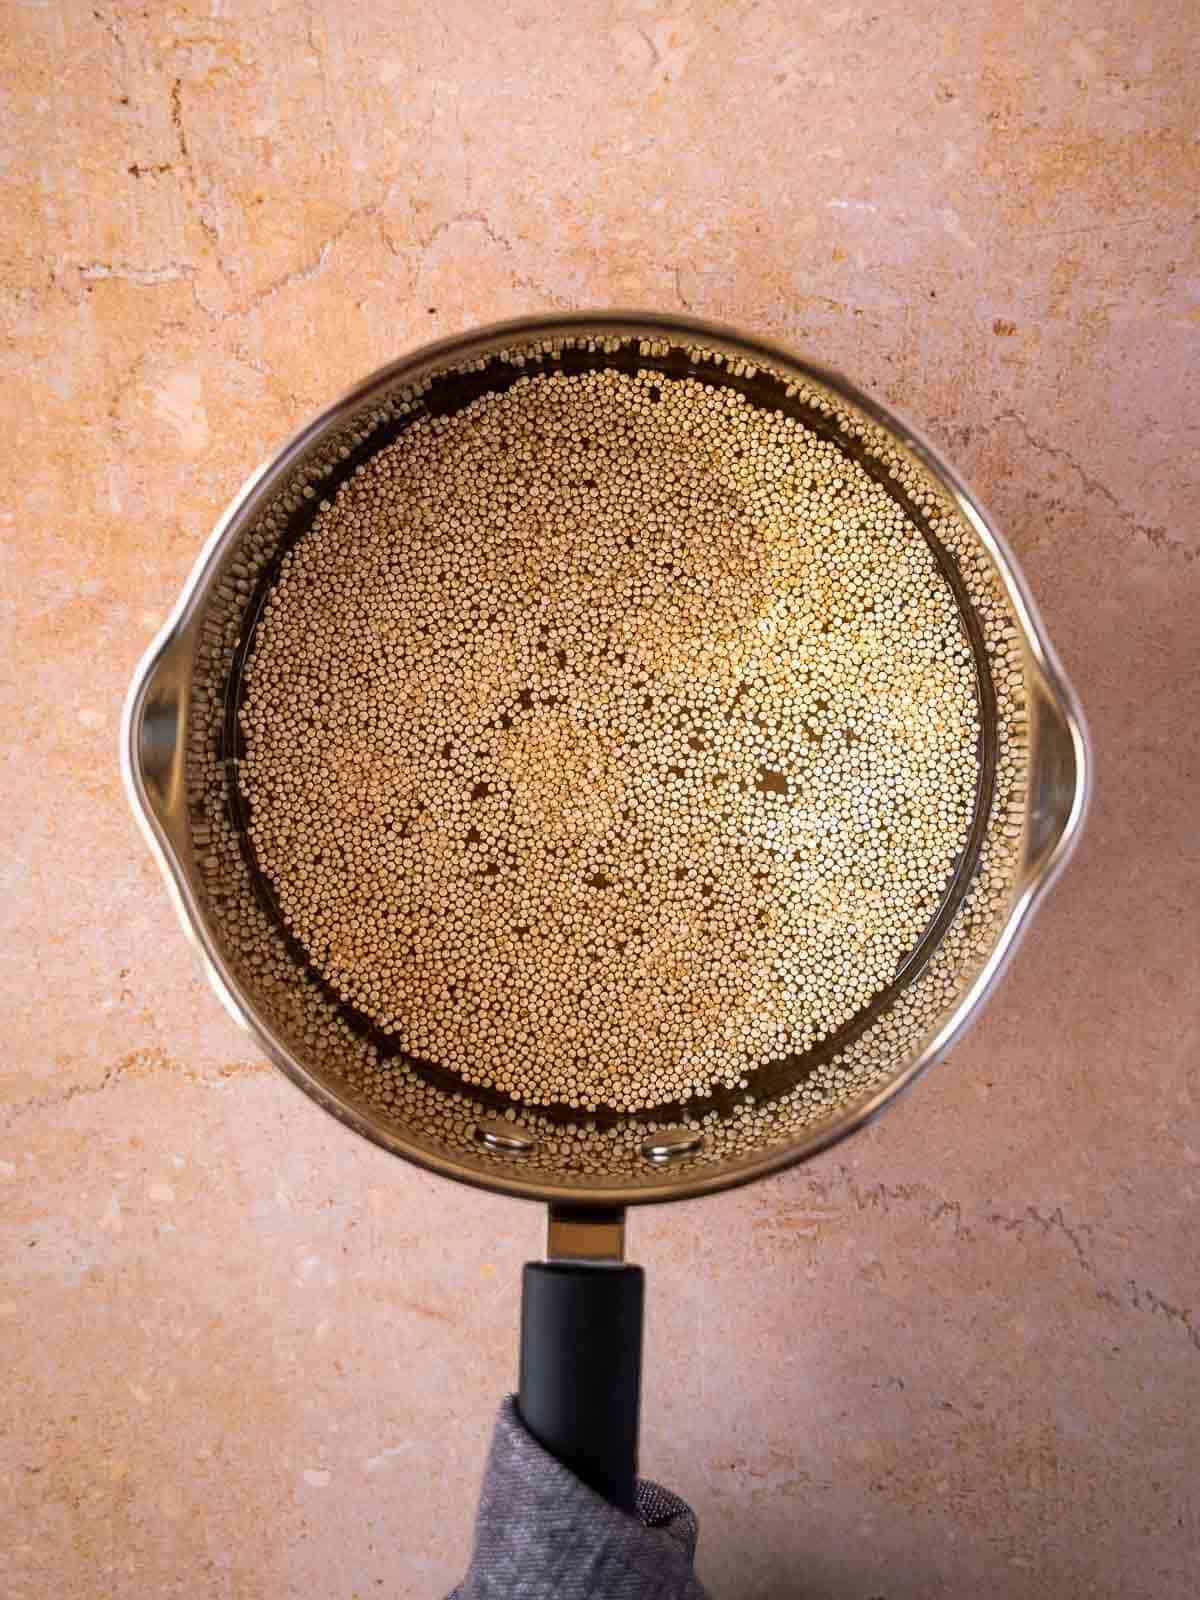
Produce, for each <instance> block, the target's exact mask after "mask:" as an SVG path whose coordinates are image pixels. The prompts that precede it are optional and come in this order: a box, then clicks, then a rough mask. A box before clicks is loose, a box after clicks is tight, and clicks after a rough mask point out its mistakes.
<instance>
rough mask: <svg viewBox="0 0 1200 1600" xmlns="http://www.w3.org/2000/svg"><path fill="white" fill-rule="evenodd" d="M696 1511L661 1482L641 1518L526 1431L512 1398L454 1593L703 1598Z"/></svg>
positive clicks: (458, 1596) (563, 1598)
mask: <svg viewBox="0 0 1200 1600" xmlns="http://www.w3.org/2000/svg"><path fill="white" fill-rule="evenodd" d="M696 1533H697V1527H696V1518H695V1516H694V1515H693V1514H692V1511H691V1510H690V1508H689V1507H688V1506H686V1505H685V1504H684V1502H683V1501H682V1500H680V1499H678V1498H677V1497H676V1496H675V1495H673V1494H671V1492H670V1491H669V1490H667V1489H663V1488H661V1487H660V1486H659V1485H658V1484H657V1483H650V1482H649V1481H647V1480H642V1481H641V1482H640V1483H639V1484H638V1515H637V1516H636V1517H631V1516H628V1515H627V1514H626V1513H625V1512H624V1511H618V1510H617V1509H616V1507H615V1506H610V1505H609V1504H608V1502H607V1501H606V1500H602V1499H601V1498H600V1496H599V1495H597V1494H594V1493H593V1492H592V1490H591V1489H589V1488H588V1487H587V1486H586V1485H585V1484H582V1483H580V1481H579V1479H578V1478H577V1477H575V1475H574V1474H573V1473H571V1472H568V1471H567V1469H566V1467H564V1466H563V1465H562V1464H561V1462H559V1461H556V1460H555V1459H554V1457H553V1456H552V1455H549V1454H548V1453H547V1452H546V1451H545V1450H543V1449H542V1447H541V1445H540V1444H538V1442H537V1440H536V1439H534V1438H533V1437H532V1435H531V1434H529V1433H528V1432H527V1431H526V1429H525V1427H524V1425H523V1424H522V1422H521V1419H520V1417H519V1416H518V1415H517V1409H516V1405H515V1403H514V1401H513V1400H512V1398H511V1397H510V1398H509V1399H507V1400H506V1401H505V1402H504V1404H503V1405H502V1406H501V1408H500V1415H499V1417H498V1418H497V1421H496V1431H495V1434H494V1435H493V1438H492V1449H491V1454H490V1455H489V1456H488V1464H487V1469H486V1471H485V1472H484V1476H483V1491H482V1493H481V1495H480V1497H479V1515H478V1518H477V1519H476V1523H475V1552H474V1555H473V1556H472V1558H471V1567H470V1571H469V1572H468V1573H467V1575H466V1577H465V1578H464V1579H463V1581H462V1583H461V1584H460V1585H459V1587H458V1588H457V1589H455V1591H454V1593H453V1594H452V1595H451V1596H450V1600H706V1595H705V1592H704V1590H703V1589H702V1588H701V1587H700V1585H699V1583H698V1582H697V1581H696V1577H695V1574H694V1573H693V1571H692V1555H693V1553H694V1551H695V1548H696Z"/></svg>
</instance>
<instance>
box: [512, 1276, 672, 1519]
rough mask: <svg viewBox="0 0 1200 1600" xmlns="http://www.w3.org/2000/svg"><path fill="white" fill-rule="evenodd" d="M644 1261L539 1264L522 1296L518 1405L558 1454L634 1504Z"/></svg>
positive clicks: (620, 1501)
mask: <svg viewBox="0 0 1200 1600" xmlns="http://www.w3.org/2000/svg"><path fill="white" fill-rule="evenodd" d="M644 1282H645V1279H644V1274H643V1272H642V1269H641V1267H627V1266H617V1265H613V1266H598V1265H581V1264H580V1263H578V1262H574V1261H549V1262H540V1261H539V1262H532V1263H530V1265H528V1266H527V1267H526V1268H525V1275H524V1279H523V1282H522V1296H521V1381H520V1392H519V1393H518V1395H517V1407H518V1409H519V1411H520V1413H521V1419H522V1421H523V1422H524V1423H525V1426H526V1427H527V1428H528V1429H529V1431H530V1433H531V1434H533V1436H534V1438H535V1439H537V1441H538V1442H539V1444H541V1445H543V1446H544V1447H545V1448H546V1449H547V1450H549V1452H550V1454H551V1455H553V1456H557V1457H558V1459H559V1460H560V1461H561V1462H562V1463H563V1465H564V1466H565V1467H568V1468H570V1470H571V1471H572V1472H573V1473H574V1474H575V1476H576V1477H577V1478H581V1479H582V1480H583V1482H584V1483H586V1484H587V1485H588V1487H589V1488H592V1489H594V1490H595V1491H596V1493H597V1494H599V1495H603V1497H604V1499H605V1500H607V1501H609V1502H610V1503H611V1504H612V1505H614V1506H618V1507H619V1508H620V1509H621V1510H622V1511H632V1510H633V1509H634V1495H635V1486H636V1483H637V1440H638V1400H639V1395H640V1390H641V1379H642V1301H643V1298H644V1292H643V1286H644Z"/></svg>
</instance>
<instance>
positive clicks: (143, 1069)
mask: <svg viewBox="0 0 1200 1600" xmlns="http://www.w3.org/2000/svg"><path fill="white" fill-rule="evenodd" d="M274 1070H275V1069H274V1068H273V1067H272V1066H271V1063H270V1062H269V1061H232V1062H229V1063H227V1064H226V1065H225V1066H222V1067H219V1068H218V1069H217V1071H216V1072H215V1073H206V1072H195V1071H193V1070H192V1069H191V1068H190V1067H185V1066H181V1065H180V1064H179V1062H177V1061H173V1060H172V1059H171V1058H170V1057H169V1056H168V1055H167V1054H166V1053H165V1052H164V1051H162V1050H134V1051H132V1052H131V1053H130V1054H129V1055H127V1056H122V1057H121V1059H120V1060H119V1061H114V1062H113V1063H112V1065H111V1066H109V1067H108V1068H106V1070H105V1071H104V1073H103V1075H102V1076H101V1077H100V1079H99V1081H98V1082H96V1083H71V1084H68V1085H67V1087H66V1088H65V1089H62V1090H61V1091H59V1092H58V1093H57V1094H44V1095H37V1096H34V1098H32V1099H30V1100H22V1101H18V1102H17V1103H16V1104H14V1105H11V1106H9V1107H7V1109H6V1112H5V1115H4V1120H3V1122H2V1123H0V1128H2V1129H3V1130H4V1131H5V1132H7V1130H8V1129H9V1128H11V1127H12V1126H13V1124H14V1123H16V1122H18V1121H20V1120H21V1119H22V1118H23V1117H26V1116H30V1115H32V1114H34V1113H35V1112H38V1111H52V1110H54V1109H55V1108H56V1107H58V1106H64V1105H69V1104H70V1102H71V1101H72V1100H82V1099H87V1098H88V1097H90V1096H92V1095H98V1094H104V1093H106V1092H107V1091H108V1090H109V1089H112V1088H114V1087H115V1086H116V1085H118V1084H120V1083H122V1082H125V1081H128V1080H129V1078H130V1077H131V1076H134V1077H147V1076H149V1075H150V1074H151V1073H154V1072H168V1073H170V1074H171V1076H173V1077H176V1078H182V1079H183V1080H184V1082H186V1083H190V1084H194V1085H196V1086H198V1087H200V1088H205V1089H212V1088H216V1087H218V1086H219V1085H221V1084H222V1083H227V1082H228V1081H229V1080H230V1079H232V1078H256V1077H260V1076H262V1075H263V1074H264V1073H268V1072H273V1071H274Z"/></svg>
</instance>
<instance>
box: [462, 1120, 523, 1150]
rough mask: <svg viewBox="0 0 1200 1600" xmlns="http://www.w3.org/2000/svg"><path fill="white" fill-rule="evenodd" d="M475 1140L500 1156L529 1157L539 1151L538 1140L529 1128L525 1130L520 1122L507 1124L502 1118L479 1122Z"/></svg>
mask: <svg viewBox="0 0 1200 1600" xmlns="http://www.w3.org/2000/svg"><path fill="white" fill-rule="evenodd" d="M475 1138H476V1139H477V1140H478V1142H479V1143H480V1144H481V1145H483V1147H484V1149H485V1150H491V1151H493V1152H494V1153H495V1154H496V1155H498V1156H500V1155H503V1156H528V1155H532V1154H533V1152H534V1151H535V1150H536V1149H537V1140H536V1139H535V1138H534V1136H533V1134H531V1133H530V1132H529V1130H528V1128H523V1127H522V1126H521V1125H520V1123H519V1122H505V1121H504V1120H503V1118H501V1117H488V1118H487V1119H486V1120H485V1121H482V1122H477V1123H476V1124H475Z"/></svg>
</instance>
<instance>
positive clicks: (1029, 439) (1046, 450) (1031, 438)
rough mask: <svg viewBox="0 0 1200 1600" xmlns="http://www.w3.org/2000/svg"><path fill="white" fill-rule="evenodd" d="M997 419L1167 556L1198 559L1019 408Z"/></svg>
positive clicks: (1184, 544) (1189, 549)
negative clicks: (1142, 516) (1136, 511)
mask: <svg viewBox="0 0 1200 1600" xmlns="http://www.w3.org/2000/svg"><path fill="white" fill-rule="evenodd" d="M996 421H997V422H1011V423H1014V424H1015V425H1016V427H1018V428H1019V429H1020V430H1021V434H1022V435H1023V437H1024V439H1025V443H1026V444H1027V445H1028V446H1029V448H1030V449H1031V450H1035V451H1037V452H1038V454H1039V455H1046V456H1050V457H1052V458H1053V459H1054V460H1056V461H1061V462H1062V463H1063V464H1064V465H1065V466H1066V467H1068V468H1070V470H1071V471H1072V472H1073V473H1074V474H1075V476H1076V477H1077V478H1078V479H1079V481H1080V483H1081V484H1082V485H1083V487H1084V488H1085V489H1086V490H1087V491H1088V492H1089V494H1095V495H1099V497H1100V498H1101V499H1102V500H1104V501H1105V502H1106V503H1107V504H1108V505H1109V506H1110V507H1111V508H1112V510H1113V511H1115V512H1116V514H1117V516H1118V517H1120V519H1121V521H1122V522H1124V523H1125V525H1126V526H1127V527H1128V528H1129V530H1130V532H1131V533H1133V534H1134V535H1135V536H1136V537H1138V538H1142V539H1145V540H1146V541H1147V542H1148V543H1149V544H1151V545H1153V546H1154V548H1155V549H1156V550H1161V551H1163V552H1164V553H1165V554H1167V555H1177V556H1180V557H1181V558H1182V559H1183V560H1184V561H1189V562H1190V561H1195V559H1196V557H1197V554H1200V552H1197V551H1196V550H1193V549H1192V548H1191V547H1190V546H1189V545H1188V544H1186V543H1185V542H1184V540H1182V539H1179V538H1176V537H1175V536H1174V535H1173V534H1169V533H1168V532H1167V530H1166V528H1165V527H1164V526H1163V525H1162V524H1161V523H1148V522H1139V521H1138V520H1137V518H1136V516H1135V514H1134V513H1133V512H1132V511H1131V510H1130V509H1129V507H1128V506H1126V505H1124V504H1122V502H1121V501H1120V500H1119V499H1118V497H1117V496H1116V495H1115V494H1114V493H1113V491H1112V490H1111V489H1110V488H1109V487H1108V485H1107V484H1106V483H1102V482H1101V480H1100V479H1099V478H1096V477H1094V476H1093V475H1092V474H1091V473H1090V472H1089V471H1088V470H1087V468H1086V467H1084V466H1083V464H1082V463H1081V462H1079V461H1077V460H1076V459H1075V457H1074V456H1073V455H1072V454H1071V452H1070V451H1069V450H1065V449H1063V447H1062V446H1061V445H1054V444H1051V443H1050V442H1049V441H1048V440H1046V439H1041V438H1039V437H1038V436H1037V434H1035V433H1034V432H1033V431H1032V430H1031V428H1030V427H1029V424H1028V423H1027V422H1026V421H1025V418H1024V417H1023V416H1022V415H1021V414H1020V412H1019V411H1011V410H1010V411H1001V412H1000V413H999V414H998V415H997V417H996Z"/></svg>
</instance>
